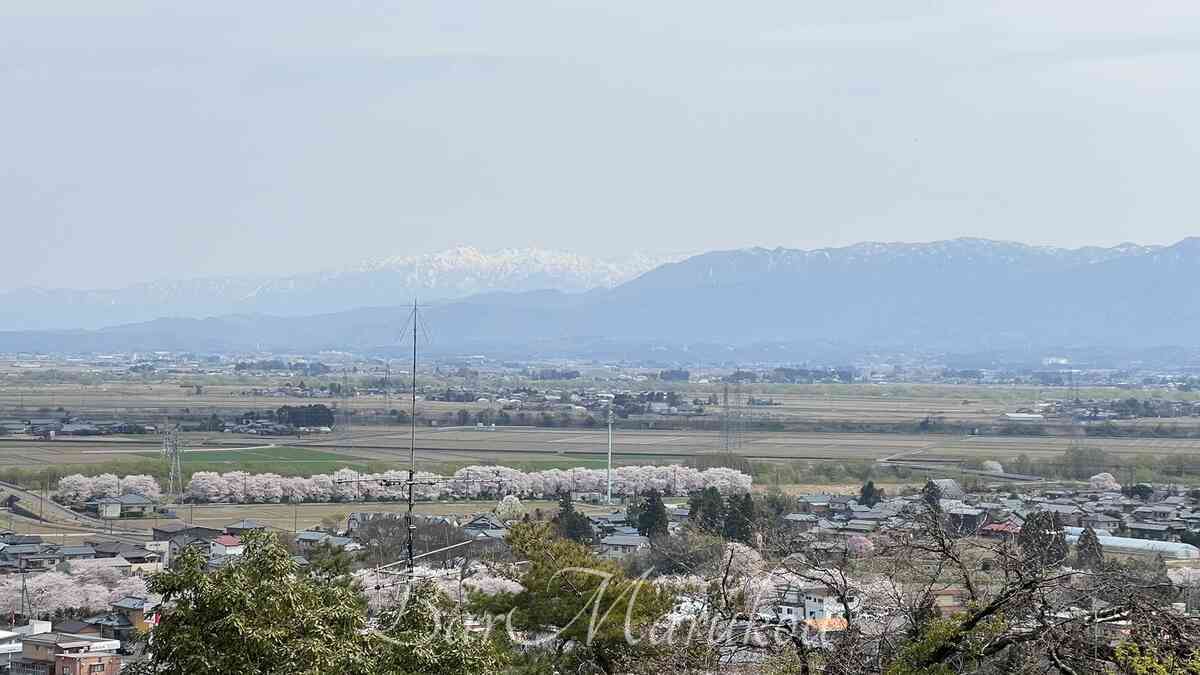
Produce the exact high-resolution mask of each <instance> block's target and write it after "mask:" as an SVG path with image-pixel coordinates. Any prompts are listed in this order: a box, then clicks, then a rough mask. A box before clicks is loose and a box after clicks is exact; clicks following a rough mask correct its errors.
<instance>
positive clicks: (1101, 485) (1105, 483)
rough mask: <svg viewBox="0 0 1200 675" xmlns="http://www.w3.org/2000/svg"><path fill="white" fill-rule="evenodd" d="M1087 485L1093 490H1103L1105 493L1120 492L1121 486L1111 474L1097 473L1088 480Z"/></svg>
mask: <svg viewBox="0 0 1200 675" xmlns="http://www.w3.org/2000/svg"><path fill="white" fill-rule="evenodd" d="M1088 485H1089V486H1090V487H1091V488H1092V489H1093V490H1104V491H1105V492H1120V490H1121V484H1120V483H1118V482H1117V479H1116V478H1114V477H1113V475H1112V474H1111V473H1108V472H1104V473H1098V474H1096V475H1095V476H1092V477H1091V478H1089V479H1088Z"/></svg>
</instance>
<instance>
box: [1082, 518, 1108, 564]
mask: <svg viewBox="0 0 1200 675" xmlns="http://www.w3.org/2000/svg"><path fill="white" fill-rule="evenodd" d="M1075 559H1076V561H1077V564H1078V566H1079V567H1081V568H1083V569H1085V570H1099V569H1103V567H1104V547H1102V546H1101V545H1100V538H1099V537H1097V536H1096V531H1095V530H1093V529H1092V526H1091V525H1088V526H1087V527H1085V528H1083V532H1082V533H1081V534H1080V535H1079V541H1078V542H1076V543H1075Z"/></svg>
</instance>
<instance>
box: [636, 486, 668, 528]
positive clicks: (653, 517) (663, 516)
mask: <svg viewBox="0 0 1200 675" xmlns="http://www.w3.org/2000/svg"><path fill="white" fill-rule="evenodd" d="M668 522H669V520H668V518H667V506H666V504H664V503H663V500H662V495H661V494H659V492H658V490H653V489H652V490H650V492H649V493H647V494H646V501H645V506H644V507H643V508H642V511H641V513H640V514H639V515H638V521H637V528H638V534H640V535H642V536H644V537H650V538H651V539H656V538H659V537H665V536H667V523H668Z"/></svg>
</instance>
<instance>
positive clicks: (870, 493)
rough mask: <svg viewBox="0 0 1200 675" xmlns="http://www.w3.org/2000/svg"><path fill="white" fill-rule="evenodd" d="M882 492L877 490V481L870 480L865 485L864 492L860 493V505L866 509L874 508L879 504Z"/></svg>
mask: <svg viewBox="0 0 1200 675" xmlns="http://www.w3.org/2000/svg"><path fill="white" fill-rule="evenodd" d="M880 496H881V495H880V492H879V491H878V490H876V489H875V481H873V480H869V481H867V482H866V483H864V484H863V486H862V490H860V491H859V493H858V503H859V504H862V505H863V506H866V507H873V506H875V505H876V504H878V503H879V499H880Z"/></svg>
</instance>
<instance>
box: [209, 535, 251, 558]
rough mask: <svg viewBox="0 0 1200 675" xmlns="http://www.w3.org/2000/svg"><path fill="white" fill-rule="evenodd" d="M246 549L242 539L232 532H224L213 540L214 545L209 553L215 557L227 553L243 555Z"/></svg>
mask: <svg viewBox="0 0 1200 675" xmlns="http://www.w3.org/2000/svg"><path fill="white" fill-rule="evenodd" d="M245 550H246V546H245V544H243V543H242V540H241V539H238V538H237V537H235V536H233V535H232V534H223V535H221V536H219V537H217V538H216V539H213V540H212V546H211V548H210V550H209V554H210V555H212V556H214V557H215V556H225V555H241V554H242V553H243V552H245Z"/></svg>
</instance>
